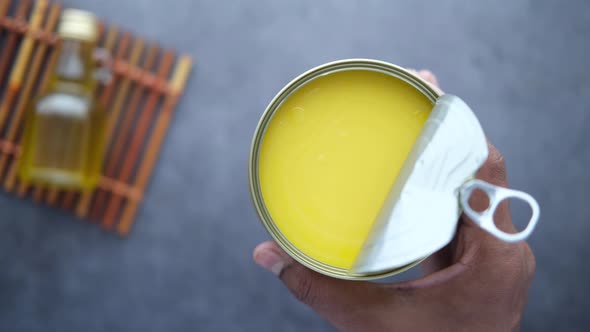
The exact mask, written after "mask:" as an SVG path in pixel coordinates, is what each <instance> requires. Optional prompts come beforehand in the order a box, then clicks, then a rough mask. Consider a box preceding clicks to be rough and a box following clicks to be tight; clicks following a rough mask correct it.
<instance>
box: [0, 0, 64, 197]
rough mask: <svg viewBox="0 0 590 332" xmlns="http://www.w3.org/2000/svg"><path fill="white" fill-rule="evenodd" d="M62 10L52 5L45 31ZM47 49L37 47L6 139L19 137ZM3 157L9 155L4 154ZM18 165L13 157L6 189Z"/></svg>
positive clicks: (9, 186)
mask: <svg viewBox="0 0 590 332" xmlns="http://www.w3.org/2000/svg"><path fill="white" fill-rule="evenodd" d="M60 10H61V6H60V5H58V4H54V5H52V6H51V9H50V11H49V16H48V18H47V22H46V24H45V28H44V30H45V31H53V29H55V26H56V25H57V21H58V19H59V14H60ZM47 50H48V46H47V45H45V44H40V45H37V48H36V49H35V53H34V55H33V60H32V61H31V65H30V68H29V72H28V73H27V77H26V78H25V85H24V87H23V90H22V93H21V96H20V99H19V101H18V103H17V105H16V108H15V109H14V110H13V112H12V113H13V115H12V121H11V122H10V123H9V129H8V134H7V136H6V140H7V141H9V142H12V141H15V140H16V139H17V137H16V136H17V134H18V132H19V129H20V127H21V126H22V123H23V122H24V121H23V116H24V113H25V111H26V107H27V106H28V103H29V102H30V100H31V97H32V93H33V88H34V87H35V82H36V80H37V78H39V77H40V76H41V72H42V71H43V68H42V64H43V59H44V58H45V56H46V53H47ZM51 61H54V60H51ZM45 72H46V73H45V75H44V76H47V71H46V70H45ZM43 81H45V82H43V83H42V85H45V84H47V82H46V81H47V78H44V79H43ZM3 157H7V156H6V155H4V156H3ZM0 160H6V159H0ZM16 167H17V162H16V158H13V160H12V162H11V163H10V165H9V169H8V175H7V177H6V180H5V181H4V189H5V190H6V191H12V190H13V189H14V184H15V182H16V181H15V180H16ZM0 169H1V168H0ZM20 194H23V193H21V190H19V195H20Z"/></svg>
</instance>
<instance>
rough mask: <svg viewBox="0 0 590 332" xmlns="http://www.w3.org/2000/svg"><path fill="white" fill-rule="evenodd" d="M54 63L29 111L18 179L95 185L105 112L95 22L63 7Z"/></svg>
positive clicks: (67, 185)
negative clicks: (98, 91)
mask: <svg viewBox="0 0 590 332" xmlns="http://www.w3.org/2000/svg"><path fill="white" fill-rule="evenodd" d="M58 35H59V37H60V42H59V43H58V46H57V50H56V51H57V52H59V55H58V58H57V62H56V63H55V64H54V65H53V66H54V67H53V68H50V69H49V70H51V72H50V75H51V76H50V77H49V81H48V85H47V88H46V89H45V90H44V91H43V92H42V93H41V95H40V96H39V97H37V98H36V99H34V100H33V102H32V103H31V107H30V108H29V110H28V113H27V120H26V125H25V133H24V142H23V145H22V146H23V151H22V155H21V160H20V163H19V175H20V178H21V180H23V181H24V182H27V183H37V184H43V185H49V186H53V187H57V188H79V189H84V190H88V189H93V188H94V187H95V186H96V185H97V183H98V181H99V179H100V175H101V165H102V158H103V154H104V141H105V137H104V134H105V112H104V110H102V109H101V108H100V107H99V105H98V103H97V100H96V99H95V97H94V94H95V89H96V86H97V80H96V78H95V72H96V63H95V59H94V57H93V53H94V51H95V49H96V42H97V22H96V19H95V17H94V16H93V15H92V14H91V13H88V12H84V11H80V10H75V9H66V10H64V11H63V14H62V17H61V19H60V23H59V26H58Z"/></svg>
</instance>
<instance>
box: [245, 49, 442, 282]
mask: <svg viewBox="0 0 590 332" xmlns="http://www.w3.org/2000/svg"><path fill="white" fill-rule="evenodd" d="M346 70H372V71H376V72H381V73H384V74H387V75H390V76H393V77H395V78H398V79H401V80H403V81H404V82H406V83H408V84H410V85H412V86H413V87H414V88H416V89H417V90H418V91H420V92H421V93H422V94H424V95H425V96H426V97H427V98H428V99H429V100H430V101H431V102H432V103H433V105H434V103H435V101H436V99H437V98H438V97H439V96H440V95H441V93H440V92H439V91H438V90H436V89H435V88H434V87H432V86H431V85H430V84H429V83H428V82H426V81H424V80H423V79H422V78H420V77H418V76H417V75H416V74H414V73H412V72H411V71H409V70H407V69H405V68H402V67H400V66H397V65H394V64H391V63H388V62H385V61H379V60H373V59H344V60H337V61H332V62H328V63H325V64H323V65H320V66H317V67H314V68H312V69H310V70H308V71H306V72H304V73H302V74H301V75H299V76H297V77H296V78H294V79H293V80H291V81H290V82H289V83H287V84H286V85H285V86H284V87H283V88H282V89H281V90H280V91H279V92H278V93H277V94H276V95H275V96H274V98H273V99H272V100H271V101H270V103H269V104H268V106H267V107H266V109H265V110H264V112H263V113H262V116H261V117H260V121H259V122H258V125H257V126H256V130H255V132H254V136H253V138H252V143H251V147H250V157H249V160H248V182H249V187H250V198H251V199H252V203H253V205H254V208H255V209H256V213H257V214H258V217H259V218H260V221H261V223H262V224H263V225H264V228H265V229H266V231H267V232H268V233H269V234H270V236H271V237H272V238H273V239H274V240H275V241H276V242H277V243H278V244H279V246H280V247H281V248H282V249H283V250H285V252H287V253H288V254H289V255H290V256H291V257H293V259H295V260H296V261H297V262H299V263H301V264H303V265H304V266H306V267H307V268H309V269H312V270H314V271H316V272H318V273H321V274H324V275H327V276H330V277H334V278H338V279H347V280H374V279H381V278H385V277H388V276H392V275H395V274H399V273H401V272H404V271H406V270H408V269H410V268H412V267H414V266H416V265H418V264H420V263H421V262H422V261H424V260H425V259H426V258H427V257H424V258H422V259H419V260H417V261H415V262H412V263H409V264H408V265H405V266H402V267H400V268H396V269H393V270H391V271H385V272H381V273H376V274H371V275H355V274H350V273H348V271H347V270H346V269H342V268H337V267H334V266H331V265H328V264H325V263H322V262H320V261H317V260H315V259H313V258H311V257H309V256H307V255H306V254H304V253H303V252H302V251H301V250H299V249H298V248H297V247H295V246H294V245H293V244H292V243H291V242H290V241H289V240H288V239H287V238H286V237H285V236H284V235H283V234H282V232H281V231H280V230H279V229H278V227H277V226H276V225H275V223H274V221H273V220H272V217H271V216H270V213H269V212H268V210H267V209H266V206H265V204H264V198H263V197H262V190H261V188H260V181H259V177H258V166H259V165H258V158H259V155H260V147H261V143H262V139H263V138H264V134H265V133H266V128H267V126H268V124H269V123H270V121H271V119H272V117H273V115H274V113H275V112H276V111H277V110H278V109H279V108H280V106H281V105H282V103H283V102H284V101H285V100H286V99H287V98H289V96H291V94H293V93H294V92H295V91H296V90H298V89H299V88H300V87H302V86H304V85H305V84H308V83H309V82H311V81H312V80H314V79H316V78H318V77H321V76H324V75H328V74H332V73H335V72H338V71H346Z"/></svg>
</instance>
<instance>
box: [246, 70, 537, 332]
mask: <svg viewBox="0 0 590 332" xmlns="http://www.w3.org/2000/svg"><path fill="white" fill-rule="evenodd" d="M417 74H418V75H420V76H421V77H422V78H424V79H425V80H427V81H429V82H430V83H431V84H433V85H434V86H438V85H437V83H436V78H435V77H434V75H432V73H430V72H428V71H420V72H418V73H417ZM488 148H489V157H488V160H487V161H486V163H485V164H484V165H483V166H482V168H481V169H480V170H479V172H478V173H477V178H479V179H482V180H484V181H487V182H490V183H492V184H494V185H498V186H503V187H506V186H507V180H506V168H505V165H504V159H503V157H502V155H501V154H500V152H499V151H498V150H497V149H496V148H495V147H494V146H493V145H492V144H491V143H489V142H488ZM470 204H471V206H472V207H473V208H474V209H476V210H484V209H485V208H486V207H487V204H488V203H487V199H486V197H485V196H484V195H483V194H482V195H477V194H474V195H473V196H472V197H471V199H470ZM495 221H496V225H497V226H498V227H499V228H500V229H502V230H504V231H514V229H515V228H514V225H513V224H512V219H511V217H510V210H509V206H508V202H504V203H502V204H500V205H499V206H498V208H497V210H496V214H495ZM254 260H255V261H256V263H258V264H259V265H261V266H262V267H264V268H266V269H268V270H270V271H272V272H273V273H274V274H276V275H277V276H279V278H280V279H281V280H282V282H283V283H284V284H285V286H286V287H287V288H288V289H289V290H290V291H291V292H292V293H293V295H294V296H295V297H296V298H297V299H298V300H300V301H301V302H303V303H305V304H306V305H308V306H309V307H311V308H312V309H313V310H314V311H315V312H317V313H318V314H319V315H320V316H322V317H323V318H324V319H326V320H327V321H328V322H330V323H331V324H332V325H333V326H335V327H336V328H338V329H339V330H342V331H517V330H519V327H520V320H521V317H522V312H523V310H524V307H525V304H526V299H527V291H528V288H529V286H530V283H531V281H532V278H533V275H534V272H535V258H534V255H533V253H532V251H531V249H530V247H529V246H528V245H527V244H526V242H520V243H504V242H502V241H500V240H498V239H496V238H494V237H493V236H491V235H489V234H488V233H486V232H485V231H483V230H482V229H480V228H479V227H478V226H476V225H475V224H474V223H473V222H472V221H471V220H469V218H467V217H466V216H462V218H461V220H460V221H459V225H458V228H457V234H456V236H455V238H454V239H453V241H452V242H451V243H450V244H449V245H448V246H447V247H445V248H443V249H442V250H440V251H439V252H437V253H435V254H434V255H432V256H431V257H430V258H428V259H427V260H426V261H425V262H424V263H423V264H422V267H423V269H424V271H425V277H422V278H420V279H416V280H412V281H406V282H401V283H393V284H377V283H371V282H361V281H345V280H339V279H334V278H330V277H327V276H324V275H321V274H319V273H316V272H313V271H311V270H309V269H307V268H306V267H304V266H303V265H301V264H299V263H297V262H296V261H294V260H293V259H292V258H291V257H289V255H287V254H286V253H285V252H284V251H283V250H282V249H281V248H280V247H279V246H278V245H277V244H276V243H274V242H272V241H268V242H264V243H262V244H260V245H258V247H256V249H255V250H254Z"/></svg>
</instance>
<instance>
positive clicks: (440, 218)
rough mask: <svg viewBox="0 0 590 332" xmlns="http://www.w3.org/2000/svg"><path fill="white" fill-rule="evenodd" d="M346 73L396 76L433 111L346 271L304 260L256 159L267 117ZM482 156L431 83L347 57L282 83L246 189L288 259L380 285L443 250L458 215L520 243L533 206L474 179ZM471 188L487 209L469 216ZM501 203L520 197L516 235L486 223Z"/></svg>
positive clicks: (450, 101)
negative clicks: (267, 195) (279, 221)
mask: <svg viewBox="0 0 590 332" xmlns="http://www.w3.org/2000/svg"><path fill="white" fill-rule="evenodd" d="M349 70H364V71H374V72H378V73H382V74H385V75H389V76H392V77H394V78H397V79H399V80H401V81H403V82H405V83H407V84H409V85H410V86H411V87H413V88H414V89H416V90H417V91H419V92H420V93H421V94H422V95H424V96H425V97H426V98H427V99H428V100H429V101H430V102H431V103H432V105H433V109H432V112H431V113H430V115H429V116H428V118H427V120H426V123H425V124H424V126H423V128H422V129H421V131H420V134H419V136H418V138H417V140H416V142H415V143H414V145H413V147H412V150H411V152H410V153H409V155H408V157H407V158H406V161H405V162H404V164H403V166H402V169H401V171H400V173H399V175H398V176H397V178H396V180H395V181H394V184H393V186H392V187H391V190H390V192H389V194H388V195H387V197H386V199H385V202H384V203H383V206H382V208H381V210H380V212H379V214H378V216H377V218H376V219H375V221H374V222H373V226H372V228H371V231H370V233H369V236H368V237H367V238H366V239H365V241H364V245H363V246H362V249H361V251H360V253H359V254H358V256H357V258H356V260H355V263H354V264H353V266H352V268H350V269H344V268H339V267H336V266H332V265H328V264H325V263H323V262H320V261H318V260H317V259H314V258H312V257H310V256H309V255H307V254H305V253H304V252H303V251H302V250H300V249H299V248H298V247H297V246H295V245H293V243H292V242H291V241H289V239H288V238H287V237H286V236H285V235H284V234H283V233H282V232H281V230H280V229H279V228H278V227H277V225H276V223H275V222H274V221H273V218H272V216H271V214H270V213H269V211H268V209H267V207H266V205H265V201H264V197H263V195H262V189H261V185H260V176H259V171H260V170H259V167H260V164H259V157H260V152H261V146H262V141H263V139H264V137H265V133H266V130H267V128H268V126H269V124H270V122H271V120H272V118H273V116H274V115H275V113H276V112H277V111H278V110H279V108H280V107H281V105H282V104H283V103H284V102H285V101H286V100H287V99H288V98H289V97H290V96H291V95H292V94H293V93H294V92H295V91H297V90H298V89H300V88H302V87H303V86H305V85H306V84H308V83H310V82H311V81H313V80H315V79H316V78H318V77H322V76H325V75H329V74H332V73H336V72H341V71H349ZM392 144H394V143H392ZM487 155H488V150H487V142H486V138H485V135H484V133H483V130H482V128H481V126H480V125H479V122H478V121H477V118H476V117H475V115H474V114H473V112H472V111H471V109H469V107H468V106H467V105H466V104H465V103H464V102H463V101H462V100H461V99H459V98H458V97H455V96H451V95H441V93H440V92H439V91H438V90H437V89H435V88H433V87H432V86H431V85H430V84H428V83H427V82H425V81H424V80H422V79H421V78H419V77H418V76H416V75H414V74H413V73H412V72H410V71H408V70H406V69H404V68H401V67H399V66H395V65H393V64H390V63H386V62H382V61H376V60H367V59H349V60H341V61H336V62H331V63H328V64H324V65H321V66H319V67H316V68H314V69H311V70H309V71H307V72H305V73H304V74H302V75H300V76H299V77H297V78H295V79H294V80H293V81H291V82H290V83H289V84H287V85H286V86H285V87H284V88H283V89H282V90H281V91H280V92H279V93H278V94H277V95H276V96H275V97H274V99H273V100H272V101H271V102H270V104H269V105H268V107H267V108H266V110H265V112H264V113H263V115H262V118H261V120H260V122H259V124H258V127H257V128H256V132H255V134H254V138H253V141H252V146H251V151H250V159H249V184H250V191H251V195H252V199H253V203H254V206H255V208H256V211H257V213H258V215H259V217H260V219H261V221H262V223H263V224H264V226H265V228H266V229H267V231H268V232H269V234H270V235H271V236H272V237H273V239H274V240H275V241H276V242H277V243H278V244H279V245H280V246H281V247H282V248H283V249H284V250H285V251H286V252H287V253H288V254H289V255H290V256H292V257H293V258H294V259H295V260H297V261H298V262H300V263H301V264H303V265H305V266H306V267H308V268H310V269H312V270H315V271H317V272H319V273H322V274H325V275H328V276H331V277H335V278H340V279H351V280H369V279H379V278H384V277H387V276H391V275H394V274H398V273H400V272H403V271H405V270H407V269H409V268H411V267H413V266H415V265H417V264H419V263H420V262H421V261H423V260H424V259H425V258H426V257H428V256H429V255H431V254H433V253H434V252H436V251H437V250H439V249H440V248H442V247H444V246H445V245H446V244H448V243H449V242H450V241H451V240H452V238H453V235H454V234H455V231H456V227H457V223H458V220H459V218H460V215H461V213H462V212H463V211H465V213H466V214H467V215H468V216H469V217H470V218H471V219H472V220H473V221H474V222H475V223H476V224H478V225H479V226H480V227H481V228H483V229H485V230H486V231H488V232H489V233H490V234H492V235H494V236H496V237H497V238H499V239H501V240H503V241H507V242H514V241H520V240H523V239H524V238H526V237H527V236H528V235H529V234H530V233H531V232H532V230H533V228H534V227H535V225H536V222H537V220H538V216H539V207H538V204H537V203H536V201H535V200H534V199H533V198H532V197H531V196H530V195H528V194H526V193H523V192H520V191H515V190H510V189H506V188H499V187H496V186H493V185H491V184H488V183H485V182H483V181H480V180H475V179H474V175H475V173H476V172H477V170H478V169H479V168H480V167H481V166H482V165H483V163H484V162H485V160H486V159H487ZM475 189H481V190H483V191H484V192H485V193H486V194H487V195H488V197H489V200H490V205H489V208H488V209H487V210H486V211H483V212H476V211H474V210H473V209H471V207H470V206H469V203H468V199H469V196H470V195H471V193H472V191H473V190H475ZM507 198H517V199H522V200H524V201H526V202H527V203H528V204H529V205H530V206H531V209H532V217H531V220H530V221H529V224H528V225H527V227H526V228H525V229H524V230H523V231H522V232H520V233H517V234H507V233H504V232H502V231H500V230H499V229H497V228H496V226H495V224H494V221H493V214H494V211H495V208H496V207H497V206H498V204H499V203H500V202H501V201H502V200H504V199H507ZM425 206H427V208H424V207H425Z"/></svg>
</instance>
